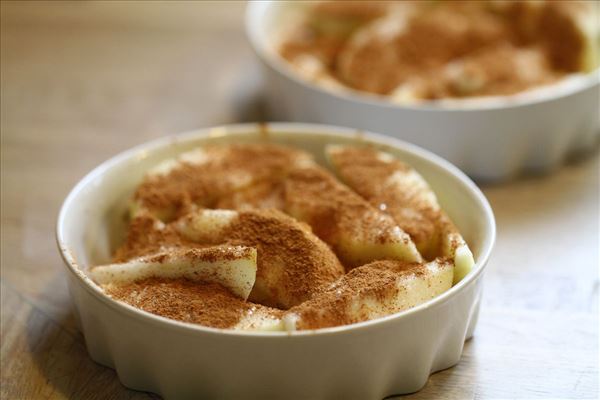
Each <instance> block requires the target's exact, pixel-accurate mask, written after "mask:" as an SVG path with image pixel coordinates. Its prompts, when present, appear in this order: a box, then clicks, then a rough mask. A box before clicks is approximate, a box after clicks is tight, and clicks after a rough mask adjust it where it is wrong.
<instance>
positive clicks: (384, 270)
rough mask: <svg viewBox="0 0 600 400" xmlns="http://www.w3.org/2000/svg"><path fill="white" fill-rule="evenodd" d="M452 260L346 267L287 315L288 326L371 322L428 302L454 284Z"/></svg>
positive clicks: (382, 263) (311, 327)
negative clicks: (336, 277)
mask: <svg viewBox="0 0 600 400" xmlns="http://www.w3.org/2000/svg"><path fill="white" fill-rule="evenodd" d="M453 269H454V268H453V265H452V263H451V262H448V261H444V260H442V259H438V260H434V261H432V262H429V263H427V264H415V263H403V262H398V261H376V262H374V263H371V264H367V265H363V266H361V267H358V268H355V269H353V270H352V271H350V272H348V273H347V274H346V275H344V276H343V277H342V278H340V279H339V280H338V281H336V282H335V283H334V284H332V285H330V286H328V287H325V288H324V289H323V290H322V291H321V292H320V293H318V294H316V295H315V296H314V297H313V298H312V299H311V300H309V301H307V302H305V303H303V304H300V305H299V306H297V307H293V308H291V309H290V310H288V311H287V312H286V313H285V314H284V316H283V325H284V327H285V328H286V329H287V330H294V329H318V328H326V327H331V326H339V325H347V324H353V323H357V322H361V321H368V320H371V319H375V318H380V317H383V316H386V315H390V314H394V313H397V312H399V311H403V310H407V309H409V308H411V307H414V306H416V305H419V304H421V303H424V302H426V301H428V300H430V299H432V298H434V297H436V296H439V295H440V294H442V293H444V292H445V291H446V290H448V289H450V288H451V287H452V276H453Z"/></svg>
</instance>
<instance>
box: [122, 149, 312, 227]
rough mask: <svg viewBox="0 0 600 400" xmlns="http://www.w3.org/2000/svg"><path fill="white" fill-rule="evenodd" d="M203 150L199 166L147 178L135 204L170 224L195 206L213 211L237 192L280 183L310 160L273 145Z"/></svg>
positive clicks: (181, 166) (183, 166) (182, 165)
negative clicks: (280, 179) (225, 198)
mask: <svg viewBox="0 0 600 400" xmlns="http://www.w3.org/2000/svg"><path fill="white" fill-rule="evenodd" d="M203 149H204V151H205V152H206V154H208V155H209V156H208V157H207V159H206V160H203V161H202V162H200V163H191V162H187V161H183V162H180V163H179V164H178V165H177V166H176V167H175V168H174V169H172V170H171V171H169V172H168V173H167V174H158V175H153V176H147V177H146V179H145V180H144V181H143V182H142V184H141V185H140V186H139V187H138V189H137V191H136V192H135V194H134V200H135V201H136V202H138V203H139V204H140V205H141V206H142V207H144V208H147V209H149V210H151V211H154V212H155V213H156V211H158V214H157V215H159V216H160V217H162V218H161V219H164V220H167V221H168V220H172V219H175V218H178V217H181V216H183V215H185V214H186V213H188V212H189V211H190V208H191V207H192V205H198V206H201V207H209V208H212V207H214V206H215V204H216V202H217V201H218V200H219V199H220V198H222V197H223V196H225V195H228V194H231V193H233V192H234V191H235V190H238V189H241V188H244V187H247V186H249V185H251V184H253V183H256V182H262V181H269V180H273V179H277V178H278V177H281V176H283V175H284V174H285V172H286V171H287V170H288V169H289V168H291V167H292V166H294V165H296V164H300V163H306V162H310V160H311V157H310V156H309V155H308V154H307V153H305V152H302V151H300V150H295V149H291V148H287V147H283V146H278V145H274V144H231V145H221V146H219V145H214V146H206V147H204V148H203Z"/></svg>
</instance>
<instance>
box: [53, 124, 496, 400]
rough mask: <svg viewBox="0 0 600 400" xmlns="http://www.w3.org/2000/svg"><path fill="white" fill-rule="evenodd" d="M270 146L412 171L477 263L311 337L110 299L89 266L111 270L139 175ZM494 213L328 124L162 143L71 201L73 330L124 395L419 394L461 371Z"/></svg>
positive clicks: (134, 154) (67, 237)
mask: <svg viewBox="0 0 600 400" xmlns="http://www.w3.org/2000/svg"><path fill="white" fill-rule="evenodd" d="M261 141H270V142H275V143H282V144H287V145H291V146H297V147H299V148H302V149H304V150H306V151H309V152H311V153H313V154H315V155H316V156H317V159H318V160H321V161H322V160H323V149H324V146H325V145H327V144H331V143H340V144H352V143H370V144H373V145H375V146H377V147H380V148H382V149H385V150H386V151H388V152H390V153H392V154H394V155H395V156H397V157H399V158H400V159H402V160H404V161H405V162H407V163H409V164H411V165H412V166H414V167H415V168H416V169H417V170H418V171H419V172H420V173H421V174H422V175H423V176H424V177H425V178H426V179H427V180H428V181H429V183H430V184H431V186H432V188H433V189H434V190H435V192H436V193H437V195H438V196H439V200H440V202H441V204H442V206H443V207H444V209H445V210H446V211H447V212H448V214H449V215H450V217H451V218H453V220H454V221H455V222H456V225H457V226H458V228H459V229H460V230H461V232H462V233H463V235H464V237H465V239H466V240H467V241H468V243H469V244H470V246H471V249H472V250H473V253H474V256H475V260H476V265H475V267H474V269H473V270H472V271H471V272H470V273H469V274H468V275H467V276H466V277H465V278H464V279H463V280H462V281H461V282H459V283H458V284H457V285H456V286H454V287H452V288H451V289H450V290H449V291H447V292H446V293H444V294H442V295H441V296H439V297H436V298H435V299H433V300H431V301H428V302H426V303H424V304H421V305H419V306H417V307H415V308H413V309H410V310H407V311H405V312H401V313H398V314H395V315H390V316H387V317H385V318H380V319H377V320H372V321H368V322H363V323H358V324H354V325H349V326H341V327H336V328H327V329H319V330H314V331H298V332H291V333H284V332H271V333H269V332H262V333H261V332H238V331H230V330H220V329H214V328H206V327H202V326H199V325H193V324H187V323H182V322H178V321H174V320H169V319H166V318H163V317H160V316H156V315H153V314H150V313H147V312H144V311H141V310H139V309H136V308H134V307H131V306H129V305H127V304H124V303H121V302H117V301H115V300H112V299H111V298H109V297H108V296H106V295H105V294H104V293H103V292H102V291H101V289H100V288H99V287H98V286H97V285H96V284H95V283H94V282H93V281H91V280H90V278H89V277H88V275H87V271H88V268H89V267H90V266H92V265H95V264H100V263H106V262H107V261H108V260H109V259H110V255H111V253H112V251H113V249H114V248H115V246H117V245H118V243H119V241H120V240H122V238H123V233H124V231H125V226H124V219H123V215H124V213H125V209H126V202H127V199H128V197H129V196H130V195H131V193H132V191H133V190H134V188H135V186H136V185H137V184H138V183H139V182H140V180H141V179H142V177H143V174H144V172H145V171H147V170H148V169H149V168H150V167H151V166H154V165H156V164H157V163H158V162H160V161H161V160H164V159H166V158H168V157H172V156H174V155H175V154H178V153H180V152H182V151H185V150H189V149H190V148H193V147H196V146H202V145H203V144H208V143H217V142H219V143H223V142H261ZM494 238H495V226H494V217H493V214H492V211H491V209H490V206H489V204H488V202H487V201H486V199H485V197H484V196H483V194H482V193H481V192H480V191H479V189H478V188H477V187H476V186H475V184H473V182H471V181H470V180H469V178H467V177H466V176H465V175H464V174H463V173H462V172H460V171H459V170H458V169H457V168H456V167H454V166H453V165H451V164H450V163H448V162H446V161H444V160H442V159H441V158H439V157H438V156H436V155H434V154H432V153H430V152H428V151H425V150H422V149H420V148H418V147H416V146H413V145H411V144H407V143H405V142H401V141H398V140H396V139H392V138H389V137H386V136H381V135H376V134H371V133H364V132H359V133H357V132H355V131H353V130H348V129H343V128H335V127H329V126H319V125H307V124H294V123H281V124H279V123H274V124H269V125H264V124H261V125H255V124H245V125H234V126H225V127H217V128H211V129H204V130H199V131H195V132H189V133H185V134H180V135H175V136H169V137H164V138H161V139H158V140H155V141H152V142H149V143H147V144H143V145H141V146H138V147H136V148H133V149H131V150H129V151H126V152H124V153H122V154H119V155H117V156H115V157H114V158H112V159H110V160H108V161H106V162H105V163H103V164H101V165H100V166H98V167H97V168H96V169H94V170H93V171H92V172H90V173H89V174H88V175H87V176H85V177H84V178H83V179H82V180H81V181H80V182H79V183H78V184H77V185H76V186H75V188H74V189H73V190H72V191H71V193H70V194H69V195H68V196H67V198H66V200H65V202H64V204H63V206H62V209H61V211H60V215H59V217H58V225H57V241H58V246H59V249H60V251H61V254H62V256H63V258H64V260H65V264H66V266H67V273H68V283H69V289H70V292H71V296H72V299H73V303H74V305H75V313H76V316H77V320H78V322H79V326H80V328H81V330H82V332H83V335H84V336H85V341H86V345H87V349H88V352H89V354H90V356H91V357H92V358H93V359H94V360H95V361H97V362H98V363H100V364H103V365H106V366H109V367H111V368H114V369H115V370H116V371H117V374H118V376H119V379H120V380H121V382H122V383H123V384H124V385H125V386H127V387H130V388H133V389H139V390H145V391H150V392H155V393H158V394H161V395H162V396H164V397H165V398H172V399H184V398H189V399H197V398H219V399H240V398H244V399H270V398H297V399H333V398H344V399H381V398H383V397H385V396H388V395H392V394H399V393H407V392H414V391H416V390H419V389H420V388H421V387H422V386H423V385H424V384H425V383H426V382H427V378H428V376H429V375H430V374H431V373H433V372H435V371H439V370H441V369H445V368H448V367H450V366H452V365H454V364H456V363H457V362H458V361H459V359H460V356H461V352H462V349H463V344H464V341H465V340H466V339H467V338H468V337H470V336H471V335H472V334H473V330H474V328H475V324H476V321H477V314H478V309H479V302H480V297H481V290H482V278H483V272H484V267H485V265H486V263H487V260H488V257H489V255H490V252H491V250H492V246H493V243H494Z"/></svg>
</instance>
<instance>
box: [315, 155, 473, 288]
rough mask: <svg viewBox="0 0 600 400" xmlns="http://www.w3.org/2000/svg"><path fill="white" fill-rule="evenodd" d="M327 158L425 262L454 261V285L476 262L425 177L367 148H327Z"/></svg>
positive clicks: (340, 174) (344, 180) (392, 158)
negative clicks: (393, 223)
mask: <svg viewBox="0 0 600 400" xmlns="http://www.w3.org/2000/svg"><path fill="white" fill-rule="evenodd" d="M326 153H327V158H328V160H329V162H330V164H331V165H332V167H333V169H334V170H335V172H336V173H337V175H338V176H339V177H340V179H341V180H342V181H343V182H344V183H346V184H347V185H348V186H350V187H351V188H352V189H353V190H354V191H356V192H357V193H358V194H359V195H361V196H362V197H363V198H365V199H366V200H367V201H369V202H370V203H371V204H372V205H373V206H375V207H377V208H379V209H380V210H383V211H384V212H385V213H386V214H389V215H390V216H391V217H392V218H393V219H394V220H395V221H396V222H397V223H398V225H400V227H401V228H402V229H404V230H405V231H406V232H408V234H409V235H410V236H411V238H412V239H413V240H414V242H415V243H416V245H417V248H418V249H419V251H420V252H421V254H422V255H423V256H424V257H425V259H427V260H432V259H434V258H436V257H447V258H450V259H452V260H454V263H455V266H456V269H455V278H454V281H455V283H456V282H458V281H460V280H461V279H462V278H463V277H464V276H465V275H466V274H467V273H468V272H469V271H470V270H471V268H472V267H473V265H474V264H475V262H474V260H473V254H472V253H471V250H470V249H469V247H468V246H467V244H466V242H465V240H464V239H463V237H462V236H461V235H460V233H459V232H458V230H457V229H456V227H455V226H454V224H453V223H452V221H451V220H450V218H448V216H447V215H446V213H444V211H443V210H441V208H440V205H439V203H438V201H437V197H436V195H435V193H434V192H433V190H431V188H430V187H429V185H428V184H427V182H426V181H425V179H423V177H422V176H421V175H420V174H419V173H418V172H417V171H415V170H414V169H413V168H411V167H410V166H408V165H406V164H404V163H402V162H401V161H399V160H398V159H396V158H395V157H393V156H392V155H390V154H388V153H385V152H382V151H377V150H374V149H372V148H367V147H353V146H329V147H328V148H327V150H326Z"/></svg>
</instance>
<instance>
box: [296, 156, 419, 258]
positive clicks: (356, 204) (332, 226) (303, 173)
mask: <svg viewBox="0 0 600 400" xmlns="http://www.w3.org/2000/svg"><path fill="white" fill-rule="evenodd" d="M284 201H285V211H286V212H287V213H288V214H290V215H292V216H293V217H295V218H296V219H299V220H301V221H304V222H306V223H308V224H309V225H310V226H311V227H312V229H313V232H314V233H315V234H316V235H317V236H318V237H320V238H321V239H322V240H323V241H325V242H326V243H327V244H329V245H330V246H331V247H332V248H333V250H334V252H335V253H336V254H337V255H338V257H339V258H340V260H341V261H342V262H343V263H344V265H345V266H346V267H347V268H354V267H357V266H359V265H362V264H365V263H368V262H371V261H374V260H381V259H394V260H402V261H410V262H413V261H417V262H418V261H421V255H420V254H419V252H418V251H417V249H416V247H415V245H414V243H413V242H412V240H411V239H410V237H409V235H408V234H406V233H405V232H404V231H403V230H402V229H401V228H400V227H399V226H398V224H397V223H396V222H395V221H394V220H393V219H392V218H391V217H390V216H389V215H387V214H385V213H383V212H381V211H379V210H377V209H376V208H375V207H373V206H372V205H370V204H369V203H368V202H367V201H365V200H364V199H363V198H361V197H360V196H359V195H357V194H356V193H355V192H353V191H352V190H350V189H349V188H348V187H346V186H344V185H343V184H341V183H340V182H338V181H337V180H336V179H335V178H334V177H333V176H332V175H331V174H330V173H328V172H327V171H326V170H324V169H323V168H320V167H317V166H313V167H306V168H298V169H295V170H293V171H291V172H290V174H289V176H288V177H287V179H286V180H285V182H284Z"/></svg>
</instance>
